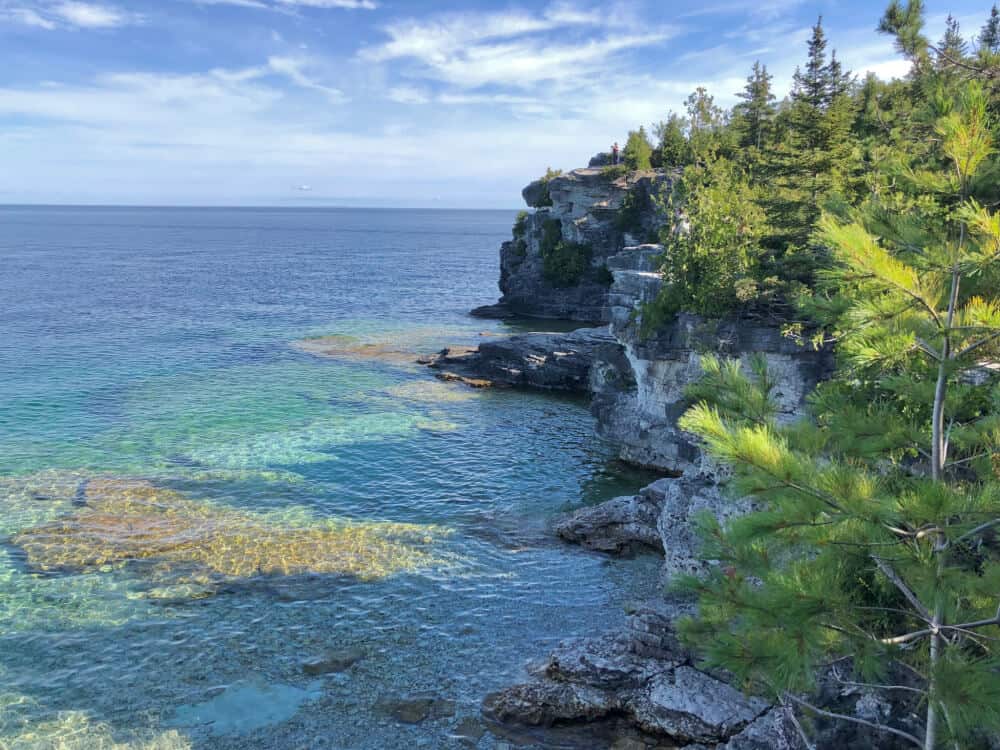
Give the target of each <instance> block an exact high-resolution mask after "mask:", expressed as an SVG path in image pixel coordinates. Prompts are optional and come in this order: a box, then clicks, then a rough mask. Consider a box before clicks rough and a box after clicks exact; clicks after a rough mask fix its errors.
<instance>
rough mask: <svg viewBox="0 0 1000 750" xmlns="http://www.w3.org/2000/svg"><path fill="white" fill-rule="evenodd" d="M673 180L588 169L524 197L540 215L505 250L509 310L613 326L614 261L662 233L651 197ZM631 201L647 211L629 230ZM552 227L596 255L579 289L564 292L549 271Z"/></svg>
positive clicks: (535, 187) (503, 282) (533, 188)
mask: <svg viewBox="0 0 1000 750" xmlns="http://www.w3.org/2000/svg"><path fill="white" fill-rule="evenodd" d="M669 181H670V175H669V173H667V172H662V171H649V172H635V173H631V174H628V175H626V176H624V177H620V178H617V179H611V178H609V177H608V175H606V174H605V173H604V170H603V169H602V168H600V167H588V168H586V169H576V170H573V171H571V172H568V173H566V174H563V175H560V176H558V177H554V178H552V179H551V180H549V181H548V182H547V183H545V182H543V181H541V180H536V181H535V182H532V183H531V184H530V185H528V186H527V187H526V188H525V189H524V190H523V191H522V196H523V197H524V200H525V202H526V203H527V204H528V205H529V206H531V207H533V208H536V209H537V210H536V211H535V212H534V213H533V214H530V215H529V216H528V219H527V222H526V231H525V232H524V234H523V235H522V236H520V237H518V238H516V239H515V240H512V241H509V242H506V243H504V244H503V246H502V247H501V248H500V291H501V293H502V295H503V297H502V298H501V304H502V308H503V309H505V310H506V311H509V312H512V313H516V314H520V315H528V316H533V317H540V318H560V319H567V320H579V321H586V322H591V323H607V322H608V321H609V320H610V315H611V307H610V304H609V294H610V289H609V287H608V274H607V270H606V269H607V268H608V267H609V265H608V261H609V259H610V258H611V257H612V256H614V255H617V254H618V253H620V252H621V251H622V248H624V247H625V246H626V245H628V244H635V235H637V234H638V235H639V237H640V240H639V241H641V239H644V238H645V237H646V236H648V235H649V234H651V233H653V232H654V231H656V229H657V228H658V227H659V226H660V224H661V223H662V221H663V216H662V215H661V214H660V213H659V211H658V210H657V208H656V206H655V203H654V201H652V200H651V197H652V196H653V195H654V194H659V193H660V192H661V191H662V190H664V189H665V188H666V186H667V185H668V184H669ZM629 195H631V196H632V198H631V199H630V200H631V202H632V203H633V205H637V206H638V207H639V210H638V211H637V212H635V213H634V214H631V215H630V221H629V222H628V223H629V226H625V225H624V223H623V222H622V221H621V219H620V210H621V207H622V204H623V202H624V201H625V198H626V196H629ZM546 199H548V200H551V205H549V204H548V200H546ZM547 222H558V225H559V227H558V228H559V232H560V237H561V239H563V240H565V241H566V242H572V243H579V244H584V245H587V246H588V247H589V249H590V253H591V265H590V267H589V269H587V271H586V272H585V273H584V274H583V276H582V277H581V278H580V279H579V280H578V281H577V283H575V284H573V285H571V286H557V285H555V284H553V283H551V282H550V281H549V280H548V279H546V277H545V274H544V272H543V271H544V259H543V257H542V248H541V240H542V237H543V235H544V230H545V226H546V223H547ZM480 309H482V308H480ZM487 310H489V307H488V308H487Z"/></svg>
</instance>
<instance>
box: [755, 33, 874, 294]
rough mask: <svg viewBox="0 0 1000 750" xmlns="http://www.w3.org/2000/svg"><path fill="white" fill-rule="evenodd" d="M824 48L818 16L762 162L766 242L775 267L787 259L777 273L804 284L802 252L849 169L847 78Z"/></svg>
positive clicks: (805, 264) (805, 256)
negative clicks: (782, 127) (781, 127)
mask: <svg viewBox="0 0 1000 750" xmlns="http://www.w3.org/2000/svg"><path fill="white" fill-rule="evenodd" d="M826 48H827V41H826V34H825V33H824V31H823V25H822V18H821V19H820V20H819V21H817V23H816V25H815V26H814V27H813V32H812V37H811V38H810V40H809V49H808V59H807V61H806V65H805V67H804V68H799V69H797V70H796V71H795V75H794V78H793V86H792V93H791V96H790V102H789V107H788V111H787V114H786V116H785V124H786V128H787V129H786V131H785V133H786V135H785V137H784V139H783V140H782V142H781V143H779V144H777V146H776V147H775V148H774V149H772V151H771V153H769V155H768V162H767V164H766V171H767V177H768V180H769V183H770V184H771V185H772V187H773V190H772V191H771V192H770V193H769V194H768V197H767V200H766V203H765V207H766V209H767V212H768V218H769V220H770V223H771V225H772V227H773V228H774V233H773V235H772V236H771V237H770V238H769V239H768V240H767V244H768V245H769V247H770V248H771V249H772V251H773V252H774V254H775V256H776V258H777V259H778V261H779V263H785V260H787V263H785V265H786V267H785V268H784V269H780V268H779V269H777V272H778V273H779V275H783V276H784V275H791V276H793V277H797V278H801V279H802V280H804V281H805V280H808V268H809V267H811V266H812V265H814V260H813V259H811V258H810V257H809V254H808V253H804V254H803V249H804V248H806V247H807V245H808V243H809V238H810V236H811V234H812V232H813V229H814V227H815V226H816V221H817V220H818V219H819V215H820V211H821V208H822V205H823V203H824V202H825V201H826V200H827V199H828V198H829V197H830V196H831V195H832V194H833V193H834V191H835V190H839V189H842V187H843V183H844V178H845V175H847V174H848V173H849V172H851V170H852V164H851V156H852V150H851V146H850V128H851V125H852V121H853V119H854V103H853V99H852V97H851V95H850V91H851V80H852V79H851V76H850V74H849V73H847V72H845V71H844V70H843V68H842V66H841V64H840V62H839V60H837V58H836V55H833V56H831V57H830V59H829V60H828V59H827V53H826ZM789 251H791V252H789ZM800 260H801V262H800Z"/></svg>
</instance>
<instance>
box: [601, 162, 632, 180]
mask: <svg viewBox="0 0 1000 750" xmlns="http://www.w3.org/2000/svg"><path fill="white" fill-rule="evenodd" d="M627 174H628V167H627V166H625V165H624V164H608V165H606V166H604V167H601V176H602V177H605V178H606V179H608V180H617V179H618V178H620V177H624V176H625V175H627Z"/></svg>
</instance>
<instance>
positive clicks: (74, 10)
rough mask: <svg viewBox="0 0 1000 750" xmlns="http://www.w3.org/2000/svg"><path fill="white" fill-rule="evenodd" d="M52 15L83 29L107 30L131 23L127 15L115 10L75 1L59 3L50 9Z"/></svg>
mask: <svg viewBox="0 0 1000 750" xmlns="http://www.w3.org/2000/svg"><path fill="white" fill-rule="evenodd" d="M52 14H53V15H54V16H56V17H57V18H60V19H62V20H63V21H65V22H66V23H69V24H71V25H73V26H79V27H80V28H84V29H108V28H114V27H116V26H124V25H126V24H128V23H131V22H132V19H131V16H130V15H129V14H128V13H124V12H122V11H120V10H118V9H116V8H112V7H110V6H107V5H95V4H93V3H84V2H76V1H75V0H73V1H70V2H62V3H59V4H58V5H56V6H55V7H53V8H52Z"/></svg>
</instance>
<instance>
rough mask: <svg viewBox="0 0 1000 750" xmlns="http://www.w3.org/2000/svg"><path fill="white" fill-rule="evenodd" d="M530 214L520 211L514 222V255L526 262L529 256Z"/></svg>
mask: <svg viewBox="0 0 1000 750" xmlns="http://www.w3.org/2000/svg"><path fill="white" fill-rule="evenodd" d="M528 216H529V214H528V212H527V211H520V212H518V214H517V219H515V220H514V228H513V232H512V233H513V235H514V253H515V257H517V258H519V259H521V260H524V258H526V257H527V255H528Z"/></svg>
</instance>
